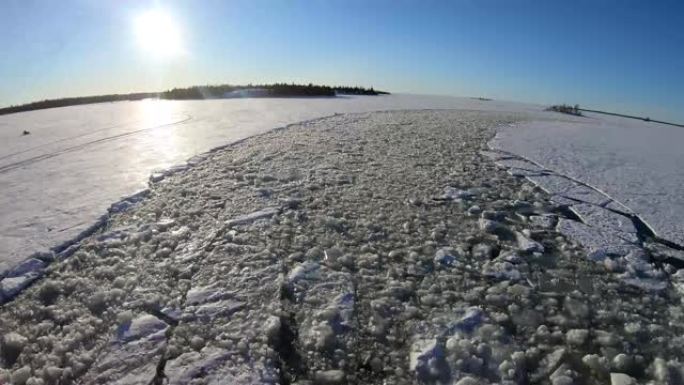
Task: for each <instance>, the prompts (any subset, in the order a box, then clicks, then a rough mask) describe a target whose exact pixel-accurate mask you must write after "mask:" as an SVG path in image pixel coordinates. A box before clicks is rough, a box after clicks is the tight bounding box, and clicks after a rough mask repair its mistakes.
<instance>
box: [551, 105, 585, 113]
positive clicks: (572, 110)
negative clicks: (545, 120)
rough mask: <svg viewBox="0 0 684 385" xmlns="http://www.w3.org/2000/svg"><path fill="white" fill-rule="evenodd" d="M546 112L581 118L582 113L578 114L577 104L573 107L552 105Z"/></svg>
mask: <svg viewBox="0 0 684 385" xmlns="http://www.w3.org/2000/svg"><path fill="white" fill-rule="evenodd" d="M548 110H549V111H556V112H562V113H564V114H570V115H577V116H582V112H580V108H579V104H575V105H574V106H568V105H566V104H557V105H553V106H551V107H549V108H548Z"/></svg>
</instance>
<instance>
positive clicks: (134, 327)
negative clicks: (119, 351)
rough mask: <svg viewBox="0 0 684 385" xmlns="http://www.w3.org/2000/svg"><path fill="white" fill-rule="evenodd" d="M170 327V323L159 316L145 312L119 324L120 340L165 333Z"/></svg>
mask: <svg viewBox="0 0 684 385" xmlns="http://www.w3.org/2000/svg"><path fill="white" fill-rule="evenodd" d="M168 327H169V325H168V324H167V323H166V322H164V321H162V320H160V319H159V318H157V317H155V316H153V315H150V314H144V315H142V316H140V317H138V318H135V319H133V320H131V321H129V322H126V323H124V324H123V325H121V326H119V329H118V330H117V337H118V338H119V340H121V341H124V342H127V341H132V340H137V339H140V338H143V337H151V336H152V335H153V334H157V333H161V335H163V333H164V331H166V328H168Z"/></svg>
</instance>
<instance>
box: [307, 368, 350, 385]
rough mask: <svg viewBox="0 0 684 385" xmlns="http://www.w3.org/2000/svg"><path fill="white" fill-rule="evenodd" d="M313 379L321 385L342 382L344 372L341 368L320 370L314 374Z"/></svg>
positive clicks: (332, 384)
mask: <svg viewBox="0 0 684 385" xmlns="http://www.w3.org/2000/svg"><path fill="white" fill-rule="evenodd" d="M314 381H315V382H316V384H321V385H334V384H343V383H344V382H345V374H344V372H343V371H341V370H322V371H318V372H316V373H315V374H314Z"/></svg>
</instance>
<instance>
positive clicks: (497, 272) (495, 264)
mask: <svg viewBox="0 0 684 385" xmlns="http://www.w3.org/2000/svg"><path fill="white" fill-rule="evenodd" d="M482 274H484V275H485V276H487V277H492V278H497V279H507V280H511V281H517V280H519V279H520V278H521V275H520V271H518V269H516V268H515V266H514V265H513V264H512V263H510V262H508V261H487V262H485V264H484V266H483V268H482Z"/></svg>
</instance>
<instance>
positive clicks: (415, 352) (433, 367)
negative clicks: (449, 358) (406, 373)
mask: <svg viewBox="0 0 684 385" xmlns="http://www.w3.org/2000/svg"><path fill="white" fill-rule="evenodd" d="M445 356H446V352H445V349H444V347H443V346H441V345H440V344H439V343H438V341H437V340H436V339H419V340H417V341H415V342H414V343H413V344H412V346H411V353H410V355H409V368H410V369H411V371H412V372H414V373H415V374H416V376H417V377H418V379H419V380H421V381H426V380H429V379H431V378H434V377H439V375H440V374H443V372H444V368H443V366H444V365H445V363H444V358H445ZM447 373H448V368H447Z"/></svg>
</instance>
